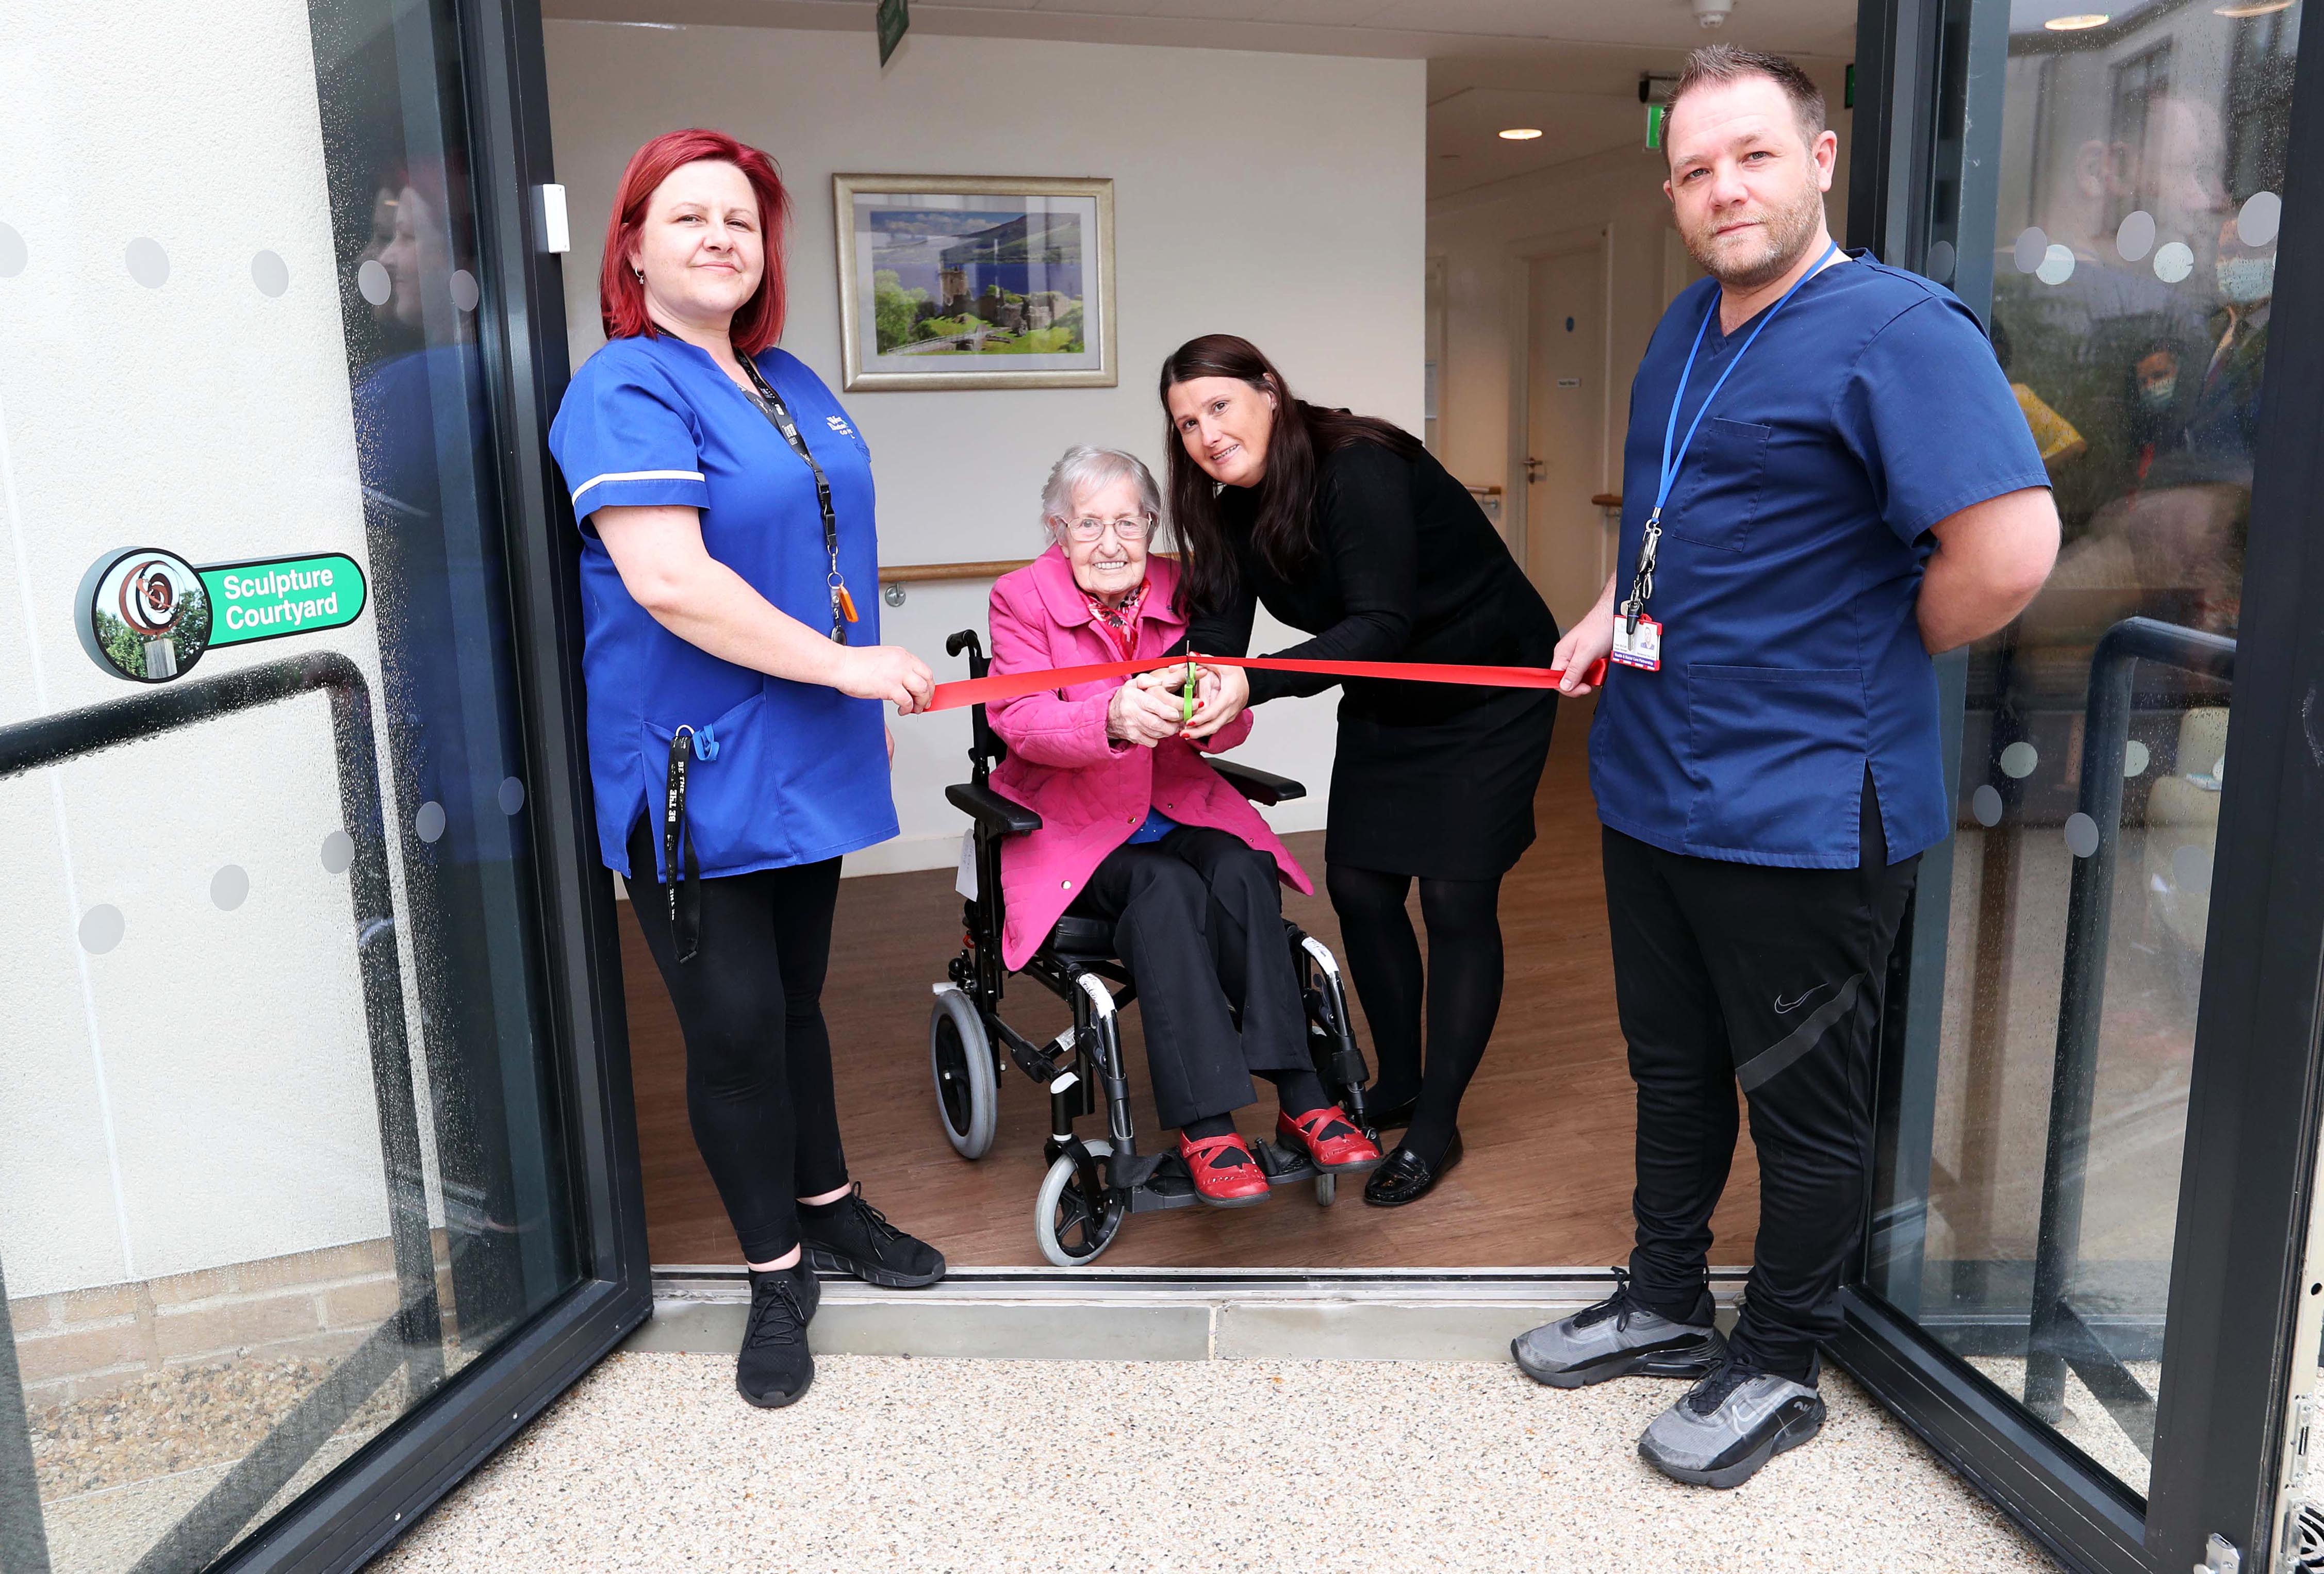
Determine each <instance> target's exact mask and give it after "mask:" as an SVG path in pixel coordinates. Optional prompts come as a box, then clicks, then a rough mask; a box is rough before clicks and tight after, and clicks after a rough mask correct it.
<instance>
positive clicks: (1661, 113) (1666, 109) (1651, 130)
mask: <svg viewBox="0 0 2324 1574" xmlns="http://www.w3.org/2000/svg"><path fill="white" fill-rule="evenodd" d="M1668 119H1670V106H1669V105H1667V104H1649V105H1647V106H1646V146H1647V147H1649V148H1658V147H1660V146H1662V145H1663V123H1664V122H1665V121H1667V120H1668Z"/></svg>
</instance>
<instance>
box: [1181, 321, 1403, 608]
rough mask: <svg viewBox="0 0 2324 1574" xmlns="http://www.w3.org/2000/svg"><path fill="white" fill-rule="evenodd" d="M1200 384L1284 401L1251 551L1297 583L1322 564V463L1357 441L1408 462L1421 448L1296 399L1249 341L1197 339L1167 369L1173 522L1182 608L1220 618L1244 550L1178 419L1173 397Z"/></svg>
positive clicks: (1386, 428)
mask: <svg viewBox="0 0 2324 1574" xmlns="http://www.w3.org/2000/svg"><path fill="white" fill-rule="evenodd" d="M1197 377H1231V378H1234V379H1235V380H1236V381H1237V382H1247V383H1249V384H1250V386H1251V387H1253V388H1256V389H1258V390H1259V391H1261V392H1263V393H1271V394H1273V395H1274V396H1275V426H1274V430H1273V432H1272V434H1271V435H1270V436H1269V437H1268V441H1267V474H1266V475H1265V477H1264V478H1263V479H1261V480H1260V482H1259V488H1258V491H1259V508H1258V513H1257V516H1256V517H1255V518H1254V519H1253V520H1252V521H1251V528H1250V539H1251V545H1252V546H1253V547H1255V548H1257V549H1258V551H1259V560H1260V561H1261V562H1263V563H1265V564H1266V565H1267V566H1268V568H1269V569H1271V570H1273V571H1274V572H1275V573H1276V574H1278V575H1282V576H1283V577H1284V578H1286V579H1288V578H1290V577H1291V576H1292V575H1295V574H1296V573H1298V572H1299V571H1300V570H1301V569H1303V568H1305V567H1306V566H1308V565H1309V564H1311V563H1313V562H1314V560H1315V487H1316V471H1317V468H1318V465H1319V456H1322V455H1324V454H1329V453H1332V452H1334V451H1335V450H1337V449H1340V448H1343V447H1345V446H1347V445H1349V444H1350V443H1378V444H1379V445H1380V446H1383V447H1386V448H1390V449H1393V450H1395V452H1396V453H1397V454H1398V455H1400V456H1403V457H1405V458H1406V459H1413V458H1417V457H1418V456H1420V454H1421V453H1422V452H1423V448H1422V446H1421V443H1420V440H1419V439H1418V438H1416V437H1414V436H1413V435H1412V434H1411V433H1409V432H1407V431H1406V430H1405V429H1404V428H1401V427H1398V426H1397V425H1395V424H1394V423H1393V422H1389V421H1384V420H1380V419H1376V418H1374V417H1372V416H1362V415H1352V414H1351V413H1349V412H1348V411H1346V410H1330V409H1326V408H1324V407H1323V406H1321V405H1313V404H1309V403H1307V402H1306V401H1305V400H1299V399H1294V398H1293V397H1292V396H1291V389H1290V387H1289V386H1288V385H1287V384H1286V383H1285V382H1284V381H1283V373H1280V372H1277V370H1276V369H1275V363H1274V362H1272V361H1269V360H1268V358H1267V357H1266V356H1265V355H1263V354H1260V353H1259V346H1258V345H1254V344H1252V343H1251V342H1250V340H1249V339H1241V338H1237V337H1236V336H1234V335H1232V334H1204V335H1203V336H1202V337H1201V338H1198V339H1188V340H1187V341H1186V342H1185V344H1183V345H1179V346H1178V347H1177V348H1176V350H1173V351H1172V352H1171V353H1170V355H1169V358H1168V359H1167V360H1165V361H1164V362H1163V363H1162V389H1161V392H1162V410H1163V422H1162V424H1163V429H1164V432H1165V434H1166V435H1165V437H1164V442H1165V444H1166V445H1167V446H1166V449H1165V451H1166V452H1167V453H1168V455H1169V456H1170V520H1171V525H1172V528H1173V529H1174V530H1175V531H1176V534H1177V538H1178V547H1179V550H1180V554H1181V557H1180V562H1179V568H1180V574H1179V579H1178V602H1179V605H1180V607H1181V608H1182V609H1187V610H1195V609H1199V610H1204V611H1207V610H1211V609H1214V608H1217V607H1220V606H1222V605H1224V604H1225V603H1226V602H1227V600H1228V599H1229V598H1230V597H1231V596H1232V595H1233V594H1234V592H1235V584H1236V579H1237V575H1236V573H1235V555H1234V548H1232V547H1231V545H1230V544H1229V543H1228V541H1227V536H1226V524H1225V520H1224V519H1223V518H1222V510H1221V508H1220V506H1219V503H1220V499H1219V492H1220V490H1221V489H1220V486H1219V483H1217V482H1215V481H1213V480H1212V479H1211V478H1210V476H1209V475H1208V474H1206V473H1205V472H1204V471H1203V467H1202V466H1201V465H1197V464H1195V463H1194V456H1193V455H1191V454H1189V453H1187V452H1186V445H1185V441H1184V440H1182V439H1181V438H1180V437H1179V436H1178V430H1177V425H1176V422H1175V421H1173V420H1171V419H1170V417H1169V410H1170V391H1171V390H1172V389H1173V388H1176V386H1177V385H1178V384H1179V383H1181V382H1193V381H1194V379H1195V378H1197Z"/></svg>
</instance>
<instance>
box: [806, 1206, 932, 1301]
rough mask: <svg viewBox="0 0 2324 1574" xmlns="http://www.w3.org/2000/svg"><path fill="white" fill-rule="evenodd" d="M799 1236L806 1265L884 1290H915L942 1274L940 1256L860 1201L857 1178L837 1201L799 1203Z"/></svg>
mask: <svg viewBox="0 0 2324 1574" xmlns="http://www.w3.org/2000/svg"><path fill="white" fill-rule="evenodd" d="M798 1213H799V1235H800V1237H801V1238H803V1239H804V1241H805V1242H806V1245H807V1265H808V1266H810V1267H813V1268H815V1269H817V1270H818V1271H820V1272H822V1273H825V1274H853V1275H855V1276H856V1277H857V1278H859V1279H863V1280H867V1281H869V1282H870V1283H871V1284H878V1285H880V1286H881V1287H882V1288H884V1289H889V1290H919V1289H925V1288H926V1287H927V1286H928V1285H930V1284H935V1283H936V1281H937V1280H938V1279H941V1278H943V1277H944V1276H945V1260H944V1254H943V1253H942V1252H940V1251H938V1250H936V1247H932V1246H930V1245H929V1244H928V1243H927V1241H924V1240H921V1239H919V1238H918V1237H915V1236H909V1235H906V1234H905V1233H904V1232H903V1231H902V1230H900V1229H897V1228H896V1227H895V1226H894V1225H892V1224H890V1223H889V1222H888V1216H887V1215H886V1214H884V1213H882V1212H881V1211H880V1210H878V1209H877V1208H874V1207H872V1206H871V1203H869V1202H866V1201H864V1200H863V1183H862V1182H861V1181H858V1182H856V1183H854V1184H853V1185H852V1186H850V1187H849V1188H848V1189H847V1195H845V1196H844V1197H842V1198H840V1199H839V1201H836V1202H827V1203H824V1204H822V1205H820V1206H816V1205H811V1204H807V1203H802V1204H800V1206H799V1210H798Z"/></svg>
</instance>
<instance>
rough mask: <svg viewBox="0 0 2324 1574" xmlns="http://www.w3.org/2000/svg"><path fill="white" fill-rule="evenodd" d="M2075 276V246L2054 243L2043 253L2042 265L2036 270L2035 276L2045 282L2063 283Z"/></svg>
mask: <svg viewBox="0 0 2324 1574" xmlns="http://www.w3.org/2000/svg"><path fill="white" fill-rule="evenodd" d="M2073 276H2074V248H2073V247H2071V246H2063V245H2053V246H2052V247H2051V248H2050V249H2049V250H2048V251H2046V252H2044V253H2042V265H2041V266H2040V267H2038V268H2036V269H2034V270H2033V277H2034V278H2036V279H2039V280H2040V281H2042V282H2043V283H2044V284H2063V283H2064V282H2065V281H2067V280H2069V279H2071V278H2072V277H2073Z"/></svg>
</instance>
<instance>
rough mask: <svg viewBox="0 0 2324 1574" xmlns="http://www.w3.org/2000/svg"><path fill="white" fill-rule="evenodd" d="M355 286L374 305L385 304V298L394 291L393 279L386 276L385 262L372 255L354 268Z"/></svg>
mask: <svg viewBox="0 0 2324 1574" xmlns="http://www.w3.org/2000/svg"><path fill="white" fill-rule="evenodd" d="M355 288H356V289H357V290H361V291H363V298H364V299H365V300H368V301H370V302H371V303H372V304H373V305H374V306H385V305H386V304H387V298H388V297H389V296H391V295H392V294H394V293H395V281H394V280H392V279H391V278H389V277H388V276H387V264H386V263H384V262H381V261H380V260H379V259H378V258H377V257H374V258H373V259H372V260H371V261H369V262H365V263H364V265H363V266H362V267H360V268H358V269H356V270H355Z"/></svg>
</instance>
